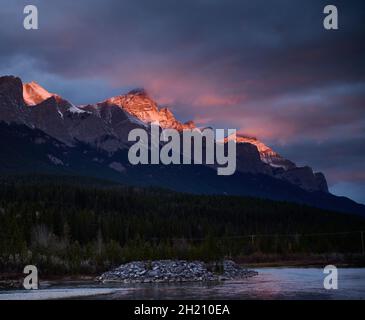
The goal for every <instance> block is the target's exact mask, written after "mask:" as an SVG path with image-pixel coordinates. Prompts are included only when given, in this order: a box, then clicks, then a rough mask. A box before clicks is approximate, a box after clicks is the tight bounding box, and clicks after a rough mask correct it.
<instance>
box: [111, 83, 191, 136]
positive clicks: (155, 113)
mask: <svg viewBox="0 0 365 320" xmlns="http://www.w3.org/2000/svg"><path fill="white" fill-rule="evenodd" d="M105 103H107V104H109V105H117V106H119V107H121V108H122V109H123V110H125V111H127V112H128V113H129V114H131V115H132V116H134V117H136V118H138V119H139V120H141V121H143V122H144V123H152V122H156V121H158V122H159V123H160V126H161V127H162V128H169V129H176V130H179V131H182V130H185V129H194V128H195V124H194V123H193V122H192V121H189V122H187V123H181V122H179V121H178V120H176V118H175V116H174V115H173V113H172V112H171V111H170V109H169V108H167V107H165V108H162V109H159V108H158V105H157V103H156V102H155V101H153V100H152V99H151V98H150V97H149V96H148V94H147V93H146V91H145V90H143V89H136V90H133V91H131V92H129V93H127V94H125V95H121V96H117V97H113V98H110V99H108V100H106V101H105Z"/></svg>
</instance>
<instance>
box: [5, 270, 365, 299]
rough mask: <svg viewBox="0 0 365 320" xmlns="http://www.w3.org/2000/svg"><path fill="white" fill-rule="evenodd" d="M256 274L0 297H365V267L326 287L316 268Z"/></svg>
mask: <svg viewBox="0 0 365 320" xmlns="http://www.w3.org/2000/svg"><path fill="white" fill-rule="evenodd" d="M255 270H256V271H258V272H259V275H258V276H255V277H252V278H248V279H245V280H240V281H231V282H220V283H183V284H136V285H116V284H113V285H110V284H108V285H100V284H96V283H90V282H73V283H70V282H65V283H62V282H59V283H42V286H41V289H40V290H36V291H25V290H15V291H0V300H1V299H26V300H28V299H75V298H82V299H103V300H117V299H148V300H151V299H152V300H153V299H212V300H214V299H235V300H236V299H265V300H268V299H270V300H271V299H286V300H288V299H289V300H291V299H365V268H349V269H338V289H337V290H326V289H324V286H323V280H324V278H325V277H326V276H327V275H326V274H323V269H319V268H259V269H255Z"/></svg>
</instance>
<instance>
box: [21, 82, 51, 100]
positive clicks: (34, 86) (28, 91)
mask: <svg viewBox="0 0 365 320" xmlns="http://www.w3.org/2000/svg"><path fill="white" fill-rule="evenodd" d="M52 96H56V95H55V94H53V93H50V92H48V91H47V90H46V89H44V88H43V87H41V86H40V85H39V84H38V83H36V82H34V81H32V82H29V83H25V84H23V98H24V101H25V103H26V104H27V105H28V106H34V105H36V104H39V103H41V102H42V101H44V100H46V99H48V98H50V97H52Z"/></svg>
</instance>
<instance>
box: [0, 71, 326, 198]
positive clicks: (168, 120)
mask: <svg viewBox="0 0 365 320" xmlns="http://www.w3.org/2000/svg"><path fill="white" fill-rule="evenodd" d="M0 121H4V122H6V123H8V124H11V123H17V124H23V125H25V126H27V127H29V128H31V129H38V130H41V131H42V132H44V133H45V134H47V135H48V136H50V137H52V138H54V139H56V140H58V141H60V142H62V143H64V144H65V145H66V146H68V147H75V146H77V145H78V144H79V143H80V142H82V143H85V144H87V145H89V146H91V147H93V148H96V149H97V150H101V151H103V152H106V153H107V154H109V157H113V156H115V154H117V153H118V152H121V151H125V150H128V148H129V146H130V143H129V142H128V139H127V138H128V133H129V132H130V130H131V129H134V128H144V129H146V128H148V126H149V125H150V123H152V122H155V121H159V123H160V126H161V127H162V128H174V129H177V130H179V131H183V130H185V129H193V128H196V127H195V124H194V123H193V122H187V123H181V122H179V121H178V120H177V119H176V118H175V116H174V115H173V113H172V112H171V111H170V110H169V109H168V108H166V107H165V108H161V109H160V108H159V106H158V105H157V103H156V102H155V101H153V100H152V99H151V98H150V97H149V96H148V94H147V93H146V92H145V91H144V90H141V89H137V90H133V91H131V92H129V93H127V94H125V95H120V96H117V97H113V98H110V99H107V100H106V101H103V102H100V103H96V104H93V105H85V106H74V105H73V104H72V103H70V102H68V101H67V100H65V99H63V98H62V97H60V96H58V95H56V94H52V93H49V92H48V91H47V90H46V89H44V88H42V87H41V86H40V85H38V84H37V83H35V82H31V83H28V84H24V85H23V84H22V82H21V80H20V79H19V78H16V77H12V76H6V77H1V78H0ZM231 138H232V137H228V138H226V139H225V142H226V141H227V140H228V139H231ZM236 143H237V171H238V172H239V173H243V174H246V173H248V174H263V175H267V176H270V177H272V178H275V179H279V180H283V181H286V182H289V183H290V184H292V185H295V186H298V187H300V188H302V189H304V190H307V191H311V192H313V191H321V192H326V193H327V192H328V188H327V182H326V179H325V177H324V175H323V174H321V173H314V172H313V170H312V169H311V168H310V167H297V166H296V165H295V164H294V163H293V162H291V161H289V160H287V159H285V158H283V157H282V156H281V155H279V154H278V153H276V152H275V151H274V150H272V149H271V148H270V147H268V146H266V145H265V144H264V143H262V142H261V141H259V140H257V139H255V138H252V137H246V136H242V135H239V136H237V138H236ZM125 162H126V159H124V160H123V161H122V160H120V159H119V160H118V159H114V161H113V162H112V163H108V164H107V166H108V167H109V168H110V169H112V170H114V171H115V172H116V174H125V168H126V167H127V165H126V163H125Z"/></svg>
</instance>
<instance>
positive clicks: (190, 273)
mask: <svg viewBox="0 0 365 320" xmlns="http://www.w3.org/2000/svg"><path fill="white" fill-rule="evenodd" d="M256 274H257V272H255V271H249V270H247V269H244V268H241V267H240V266H238V265H237V264H235V263H234V262H233V261H228V260H227V261H224V262H223V272H222V273H221V274H217V273H213V272H212V271H209V270H208V267H207V264H205V263H204V262H201V261H192V262H189V261H185V260H157V261H135V262H130V263H127V264H124V265H121V266H119V267H118V268H116V269H114V270H112V271H108V272H105V273H103V274H102V275H101V276H100V277H98V278H97V280H98V281H102V282H111V281H115V282H124V283H151V282H196V281H217V280H231V279H239V278H241V279H242V278H246V277H250V276H254V275H256Z"/></svg>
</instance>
